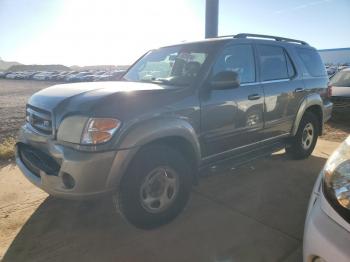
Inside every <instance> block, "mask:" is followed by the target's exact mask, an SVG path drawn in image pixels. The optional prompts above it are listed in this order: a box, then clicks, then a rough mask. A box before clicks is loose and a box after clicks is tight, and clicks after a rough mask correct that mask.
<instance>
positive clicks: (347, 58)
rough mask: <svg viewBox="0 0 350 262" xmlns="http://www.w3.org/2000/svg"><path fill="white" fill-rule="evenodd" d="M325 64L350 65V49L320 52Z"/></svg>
mask: <svg viewBox="0 0 350 262" xmlns="http://www.w3.org/2000/svg"><path fill="white" fill-rule="evenodd" d="M318 52H319V53H320V55H321V57H322V60H323V62H324V63H325V64H332V65H342V64H349V65H350V48H335V49H323V50H318Z"/></svg>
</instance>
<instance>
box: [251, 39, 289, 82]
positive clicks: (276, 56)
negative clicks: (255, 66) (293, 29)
mask: <svg viewBox="0 0 350 262" xmlns="http://www.w3.org/2000/svg"><path fill="white" fill-rule="evenodd" d="M257 49H258V54H259V64H260V71H261V72H260V74H261V80H262V81H269V80H279V79H286V78H289V73H288V67H287V59H286V55H285V52H284V50H283V48H282V47H279V46H269V45H258V46H257ZM289 63H291V62H290V61H289ZM291 67H293V66H292V65H291Z"/></svg>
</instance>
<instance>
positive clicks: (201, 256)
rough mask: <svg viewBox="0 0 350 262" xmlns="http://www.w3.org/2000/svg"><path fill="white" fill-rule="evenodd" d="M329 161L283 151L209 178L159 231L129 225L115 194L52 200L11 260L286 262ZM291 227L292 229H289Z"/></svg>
mask: <svg viewBox="0 0 350 262" xmlns="http://www.w3.org/2000/svg"><path fill="white" fill-rule="evenodd" d="M325 161H326V159H324V158H319V157H315V156H311V157H310V158H309V159H307V160H303V161H297V162H293V161H292V160H290V159H289V158H288V157H286V156H285V154H277V155H273V156H272V157H271V158H266V159H261V160H258V161H256V162H253V163H254V164H252V165H250V164H249V163H248V164H246V165H244V166H242V167H240V168H237V169H235V170H232V171H230V172H226V173H225V174H222V175H218V176H211V177H209V178H207V179H203V181H201V185H200V186H199V187H197V188H196V189H195V193H194V195H195V196H194V197H193V198H192V201H191V203H190V205H189V207H188V208H187V210H185V212H184V213H183V214H182V215H180V217H179V218H177V219H176V220H175V221H174V222H172V223H171V224H170V225H167V226H163V227H160V228H158V229H155V230H152V231H144V230H139V229H136V228H134V227H133V226H131V225H129V224H128V223H126V222H125V221H124V220H123V219H122V217H121V216H120V214H119V213H117V212H116V211H115V208H114V203H113V201H112V200H111V199H110V198H104V199H99V200H93V201H68V200H60V199H55V198H53V197H48V198H47V199H46V200H45V201H44V202H43V203H42V204H41V205H40V206H39V207H38V208H37V209H36V210H35V211H34V213H33V214H32V215H31V217H30V218H29V219H28V220H27V222H26V223H25V224H24V226H23V227H22V228H21V230H20V231H19V233H18V234H17V236H16V237H15V239H14V240H13V242H12V243H11V245H10V247H9V248H8V250H7V252H6V254H5V256H4V258H3V261H4V262H10V261H11V262H12V261H77V260H79V259H80V260H83V261H227V262H230V261H281V258H285V256H286V254H290V253H291V252H293V250H295V249H297V248H298V247H300V244H301V242H300V238H299V237H293V232H294V231H296V232H297V233H298V234H299V232H301V231H302V228H303V223H304V219H305V213H306V209H307V203H308V199H309V196H310V194H311V190H312V187H313V184H314V181H315V179H316V177H317V175H318V173H319V171H320V170H321V168H322V166H323V165H324V163H325ZM252 166H254V168H252ZM261 170H264V171H263V172H261ZM289 173H290V174H291V175H290V176H288V175H289ZM247 189H249V190H247ZM276 195H278V197H276ZM237 200H238V201H237ZM244 201H245V202H244ZM237 203H239V204H237ZM249 205H250V206H251V208H249V209H247V208H246V207H247V206H249ZM293 214H294V216H295V219H293V217H291V215H292V216H293ZM291 220H292V222H288V221H291ZM280 221H282V222H280ZM296 223H297V224H296ZM292 227H293V228H292ZM295 227H297V229H295ZM289 228H291V231H292V233H289V232H285V231H288V229H289ZM276 229H278V230H277V231H276ZM283 232H285V233H283ZM300 237H301V236H300ZM253 246H254V247H253ZM252 247H253V249H254V252H252ZM116 259H117V260H116Z"/></svg>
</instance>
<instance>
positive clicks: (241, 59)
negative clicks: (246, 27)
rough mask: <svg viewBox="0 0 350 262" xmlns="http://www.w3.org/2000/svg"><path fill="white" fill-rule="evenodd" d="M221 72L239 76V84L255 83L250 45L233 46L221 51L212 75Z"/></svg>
mask: <svg viewBox="0 0 350 262" xmlns="http://www.w3.org/2000/svg"><path fill="white" fill-rule="evenodd" d="M222 71H234V72H237V73H238V74H239V77H240V81H241V83H249V82H254V81H255V63H254V55H253V48H252V47H251V46H250V45H234V46H230V47H227V48H225V49H224V50H223V52H222V53H221V55H220V56H219V58H218V60H217V61H216V63H215V65H214V68H213V75H215V74H217V73H219V72H222Z"/></svg>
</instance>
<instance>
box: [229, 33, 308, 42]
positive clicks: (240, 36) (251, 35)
mask: <svg viewBox="0 0 350 262" xmlns="http://www.w3.org/2000/svg"><path fill="white" fill-rule="evenodd" d="M248 37H253V38H268V39H274V40H276V41H281V42H289V43H298V44H302V45H309V44H308V43H306V42H304V41H301V40H296V39H291V38H285V37H279V36H272V35H259V34H238V35H235V36H233V38H248Z"/></svg>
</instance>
